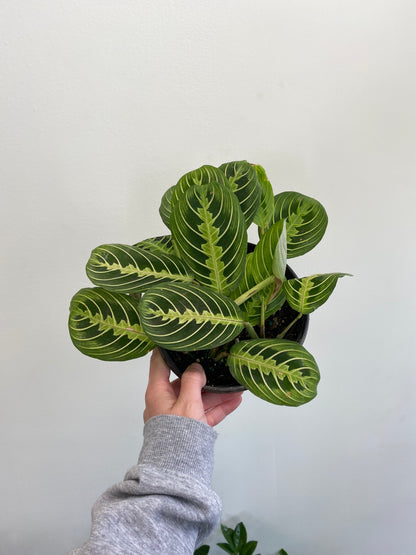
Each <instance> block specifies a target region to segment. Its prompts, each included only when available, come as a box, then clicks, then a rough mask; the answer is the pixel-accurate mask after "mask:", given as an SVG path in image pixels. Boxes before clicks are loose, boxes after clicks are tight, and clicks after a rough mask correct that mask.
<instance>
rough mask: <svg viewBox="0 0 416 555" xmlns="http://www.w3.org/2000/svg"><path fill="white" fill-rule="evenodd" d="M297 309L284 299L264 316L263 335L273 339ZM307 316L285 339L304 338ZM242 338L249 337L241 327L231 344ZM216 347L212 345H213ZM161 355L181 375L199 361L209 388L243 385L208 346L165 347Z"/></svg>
mask: <svg viewBox="0 0 416 555" xmlns="http://www.w3.org/2000/svg"><path fill="white" fill-rule="evenodd" d="M297 315H298V313H297V312H296V311H295V310H293V309H292V308H291V307H290V306H289V305H288V303H287V302H285V304H284V305H283V306H282V308H281V309H280V310H279V311H278V312H276V313H275V314H274V315H273V316H270V317H269V318H268V319H267V320H266V326H265V327H266V329H265V334H266V338H269V339H274V338H275V337H277V336H278V335H279V333H281V332H282V331H283V330H284V329H285V328H286V327H287V326H288V325H289V324H290V322H292V321H293V320H294V319H295V318H296V316H297ZM308 322H309V317H308V316H306V315H304V316H302V317H301V318H300V319H299V320H298V321H297V322H296V323H295V324H294V325H293V326H292V327H291V328H290V330H289V331H288V332H287V334H286V335H285V339H290V340H292V341H297V342H299V343H303V340H304V339H305V335H306V331H307V328H308ZM255 330H256V332H257V333H258V334H259V329H258V327H257V326H256V327H255ZM244 339H250V336H249V335H248V333H247V330H243V331H242V333H241V334H240V335H239V336H238V338H237V339H234V340H233V341H232V343H231V344H230V346H229V348H230V347H231V345H232V344H234V343H235V342H236V341H237V340H238V341H243V340H244ZM221 349H222V347H218V348H217V349H216V352H217V354H219V353H221ZM214 350H215V349H214ZM160 351H161V353H162V356H163V358H164V359H165V361H166V363H167V364H168V365H169V366H170V368H171V369H172V370H173V372H174V373H175V374H176V375H177V376H181V375H182V373H183V372H184V371H185V370H186V368H187V367H188V366H189V365H190V364H192V363H193V362H199V363H200V364H201V365H202V367H203V369H204V370H205V374H206V376H207V383H206V386H205V387H206V388H207V389H211V388H212V387H220V388H232V387H238V388H239V389H244V388H243V387H242V386H241V385H240V384H239V383H238V382H237V381H236V380H235V379H234V378H233V377H232V376H231V374H230V372H229V370H228V367H227V364H226V360H227V359H226V357H224V358H222V359H220V360H217V361H215V360H213V359H212V358H210V353H211V351H210V350H203V351H185V352H179V351H168V350H166V349H160Z"/></svg>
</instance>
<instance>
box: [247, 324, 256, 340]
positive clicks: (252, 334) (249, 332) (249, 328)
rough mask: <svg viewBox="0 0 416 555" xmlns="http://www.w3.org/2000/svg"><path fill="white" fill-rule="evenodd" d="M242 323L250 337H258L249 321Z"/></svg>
mask: <svg viewBox="0 0 416 555" xmlns="http://www.w3.org/2000/svg"><path fill="white" fill-rule="evenodd" d="M244 325H245V327H246V330H247V331H248V334H249V336H250V337H251V339H258V338H259V336H258V335H257V333H256V330H255V329H254V328H253V326H252V325H251V324H250V322H244Z"/></svg>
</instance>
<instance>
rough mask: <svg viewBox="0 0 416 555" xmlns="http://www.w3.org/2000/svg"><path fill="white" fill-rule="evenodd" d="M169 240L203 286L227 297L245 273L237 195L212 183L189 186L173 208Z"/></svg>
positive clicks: (244, 240)
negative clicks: (171, 239) (171, 240)
mask: <svg viewBox="0 0 416 555" xmlns="http://www.w3.org/2000/svg"><path fill="white" fill-rule="evenodd" d="M171 225H172V238H173V241H174V244H175V247H176V249H177V250H178V252H179V254H180V257H181V259H182V260H185V261H186V264H187V265H188V266H189V268H190V269H191V270H192V271H193V272H194V276H195V279H196V280H197V281H198V282H199V283H200V284H202V285H207V286H208V287H211V288H212V289H214V290H216V291H218V292H220V293H224V294H228V293H230V292H231V291H232V290H233V289H235V288H236V287H237V285H238V282H239V281H240V279H241V276H242V273H243V271H244V263H245V258H246V250H247V231H246V228H245V225H244V217H243V214H242V212H241V209H240V205H239V203H238V200H237V198H236V196H235V195H234V194H233V193H232V191H231V190H230V189H227V188H226V187H223V186H221V185H218V184H217V183H211V184H208V185H200V186H198V187H191V188H190V189H188V191H187V192H186V194H185V195H183V196H182V197H181V198H180V199H179V200H178V202H177V203H176V204H175V205H174V209H173V212H172V216H171Z"/></svg>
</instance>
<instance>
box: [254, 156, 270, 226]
mask: <svg viewBox="0 0 416 555" xmlns="http://www.w3.org/2000/svg"><path fill="white" fill-rule="evenodd" d="M253 167H254V169H255V171H256V174H257V180H258V182H259V184H260V188H261V198H260V204H259V207H258V209H257V212H256V215H255V217H254V220H253V221H254V223H255V224H256V225H258V226H259V234H260V237H261V236H262V235H263V233H264V231H265V230H266V229H267V228H268V227H269V225H270V222H271V221H272V219H273V214H274V201H273V188H272V186H271V183H270V181H269V180H268V179H267V175H266V171H265V169H264V168H263V167H262V166H260V165H258V164H253Z"/></svg>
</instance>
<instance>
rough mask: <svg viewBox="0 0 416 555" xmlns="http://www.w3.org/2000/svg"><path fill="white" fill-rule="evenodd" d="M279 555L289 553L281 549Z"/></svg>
mask: <svg viewBox="0 0 416 555" xmlns="http://www.w3.org/2000/svg"><path fill="white" fill-rule="evenodd" d="M277 555H287V552H286V551H285V550H284V549H280V550H279V553H278V554H277Z"/></svg>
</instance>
